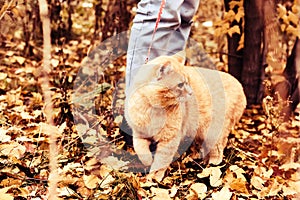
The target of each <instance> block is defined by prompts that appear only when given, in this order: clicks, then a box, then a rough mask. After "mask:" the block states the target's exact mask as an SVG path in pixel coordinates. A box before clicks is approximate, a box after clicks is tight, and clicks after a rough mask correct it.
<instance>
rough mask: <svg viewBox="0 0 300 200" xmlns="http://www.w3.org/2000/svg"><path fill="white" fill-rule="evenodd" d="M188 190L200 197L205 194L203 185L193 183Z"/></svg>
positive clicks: (205, 190)
mask: <svg viewBox="0 0 300 200" xmlns="http://www.w3.org/2000/svg"><path fill="white" fill-rule="evenodd" d="M190 188H191V189H193V190H195V191H196V192H197V194H198V196H202V195H203V194H205V193H206V192H207V186H206V185H205V184H204V183H194V184H192V185H191V187H190Z"/></svg>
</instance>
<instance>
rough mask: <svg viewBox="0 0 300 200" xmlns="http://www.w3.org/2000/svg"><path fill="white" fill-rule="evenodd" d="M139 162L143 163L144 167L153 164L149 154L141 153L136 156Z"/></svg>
mask: <svg viewBox="0 0 300 200" xmlns="http://www.w3.org/2000/svg"><path fill="white" fill-rule="evenodd" d="M138 157H139V159H140V161H141V162H142V163H143V165H145V166H147V167H148V166H150V165H151V164H152V162H153V157H152V154H151V153H143V154H139V155H138Z"/></svg>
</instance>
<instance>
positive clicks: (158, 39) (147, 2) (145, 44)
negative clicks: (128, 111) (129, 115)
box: [126, 0, 199, 91]
mask: <svg viewBox="0 0 300 200" xmlns="http://www.w3.org/2000/svg"><path fill="white" fill-rule="evenodd" d="M160 4H161V0H142V1H141V2H140V3H139V4H138V9H137V15H136V16H135V18H134V20H133V26H132V28H131V34H130V38H129V45H128V51H127V67H126V91H128V88H129V86H130V84H131V81H132V78H133V77H134V75H135V73H136V71H137V70H138V69H139V67H140V66H141V65H142V64H144V63H145V61H146V58H147V52H148V48H149V46H150V43H151V42H152V48H151V53H150V56H149V58H148V59H149V60H151V59H153V58H155V57H157V56H160V55H171V54H174V53H177V52H178V51H181V50H183V49H184V48H185V45H186V41H187V39H188V35H189V33H190V27H191V21H192V18H193V16H194V14H195V12H196V10H197V8H198V5H199V0H186V1H184V0H177V1H166V5H165V7H164V10H163V12H162V15H161V19H160V22H159V25H158V29H157V31H156V33H155V37H154V39H153V41H152V33H153V30H154V27H155V22H156V19H157V16H158V11H159V8H160Z"/></svg>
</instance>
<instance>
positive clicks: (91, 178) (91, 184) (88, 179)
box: [83, 174, 105, 189]
mask: <svg viewBox="0 0 300 200" xmlns="http://www.w3.org/2000/svg"><path fill="white" fill-rule="evenodd" d="M104 180H105V179H104ZM83 181H84V184H85V186H86V187H87V188H89V189H95V188H96V187H97V186H98V184H99V183H100V179H99V178H98V177H97V176H96V175H94V174H91V175H88V176H87V175H83ZM103 185H105V184H103Z"/></svg>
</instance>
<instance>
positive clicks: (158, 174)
mask: <svg viewBox="0 0 300 200" xmlns="http://www.w3.org/2000/svg"><path fill="white" fill-rule="evenodd" d="M165 172H166V169H160V170H157V171H150V173H149V174H148V175H147V180H148V181H152V180H155V181H157V182H160V181H162V180H163V178H164V176H165Z"/></svg>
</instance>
